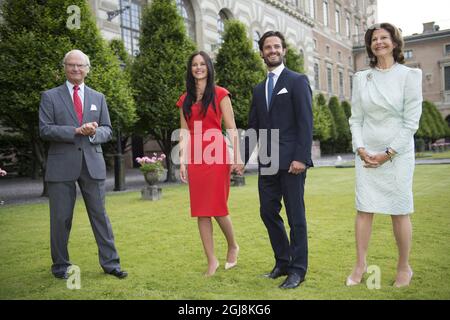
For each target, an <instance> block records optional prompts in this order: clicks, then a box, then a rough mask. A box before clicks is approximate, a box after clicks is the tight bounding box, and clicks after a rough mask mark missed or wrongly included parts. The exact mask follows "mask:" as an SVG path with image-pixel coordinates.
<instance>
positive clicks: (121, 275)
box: [107, 269, 128, 279]
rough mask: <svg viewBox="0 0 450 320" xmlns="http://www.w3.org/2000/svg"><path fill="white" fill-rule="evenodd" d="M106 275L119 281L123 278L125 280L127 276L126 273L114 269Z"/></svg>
mask: <svg viewBox="0 0 450 320" xmlns="http://www.w3.org/2000/svg"><path fill="white" fill-rule="evenodd" d="M107 273H108V274H110V275H112V276H114V277H116V278H119V279H124V278H126V277H127V276H128V273H127V272H126V271H124V270H119V269H114V270H113V271H111V272H107Z"/></svg>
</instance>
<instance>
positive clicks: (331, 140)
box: [314, 93, 338, 154]
mask: <svg viewBox="0 0 450 320" xmlns="http://www.w3.org/2000/svg"><path fill="white" fill-rule="evenodd" d="M315 100H316V103H317V107H318V109H319V113H320V114H321V118H323V122H324V123H325V124H324V127H325V128H326V129H324V130H325V133H326V134H325V135H323V137H322V139H323V140H320V149H321V151H322V152H323V153H325V154H326V153H334V144H335V143H336V141H337V139H338V132H337V128H336V123H335V122H334V118H333V115H332V113H331V111H330V108H329V107H328V104H327V100H326V99H325V96H324V95H323V94H322V93H319V94H318V95H317V96H316V98H315ZM314 122H316V120H315V119H314ZM314 126H316V124H314Z"/></svg>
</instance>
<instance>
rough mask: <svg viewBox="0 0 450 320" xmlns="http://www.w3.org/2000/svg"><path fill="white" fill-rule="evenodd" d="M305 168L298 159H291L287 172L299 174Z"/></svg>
mask: <svg viewBox="0 0 450 320" xmlns="http://www.w3.org/2000/svg"><path fill="white" fill-rule="evenodd" d="M305 170H306V165H305V164H304V163H303V162H300V161H295V160H294V161H292V163H291V166H290V167H289V171H288V172H289V173H292V174H295V175H297V174H300V173H302V172H304V171H305Z"/></svg>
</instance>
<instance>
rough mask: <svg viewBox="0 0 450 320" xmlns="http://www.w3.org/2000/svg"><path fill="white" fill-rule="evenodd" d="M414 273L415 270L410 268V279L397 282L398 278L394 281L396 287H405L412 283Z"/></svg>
mask: <svg viewBox="0 0 450 320" xmlns="http://www.w3.org/2000/svg"><path fill="white" fill-rule="evenodd" d="M413 274H414V273H413V271H412V270H410V271H409V279H408V282H404V283H399V282H397V280H396V281H395V282H394V287H396V288H403V287H407V286H409V284H410V283H411V280H412V277H413Z"/></svg>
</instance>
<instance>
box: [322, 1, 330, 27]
mask: <svg viewBox="0 0 450 320" xmlns="http://www.w3.org/2000/svg"><path fill="white" fill-rule="evenodd" d="M323 24H324V26H325V27H328V24H329V21H328V2H327V1H324V2H323Z"/></svg>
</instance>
